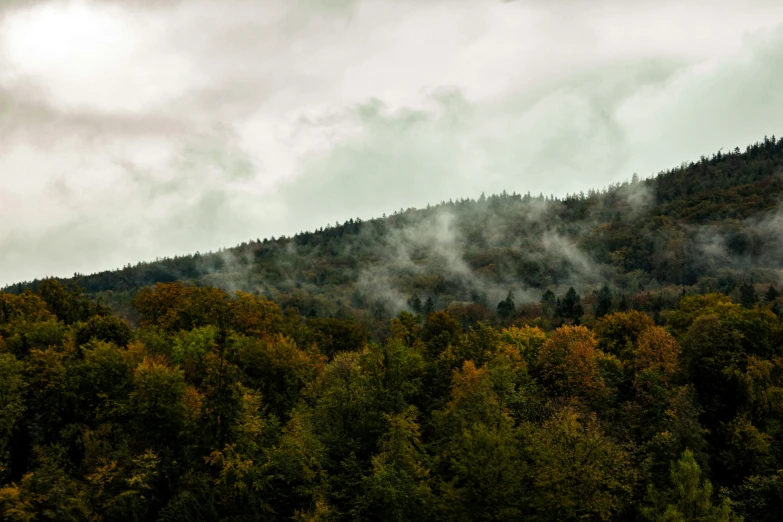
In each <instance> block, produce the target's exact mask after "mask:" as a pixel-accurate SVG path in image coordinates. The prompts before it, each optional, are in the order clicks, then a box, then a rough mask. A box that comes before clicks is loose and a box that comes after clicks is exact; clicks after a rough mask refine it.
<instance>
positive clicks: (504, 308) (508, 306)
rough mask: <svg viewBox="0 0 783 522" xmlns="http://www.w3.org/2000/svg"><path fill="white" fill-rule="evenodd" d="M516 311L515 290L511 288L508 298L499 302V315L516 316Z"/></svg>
mask: <svg viewBox="0 0 783 522" xmlns="http://www.w3.org/2000/svg"><path fill="white" fill-rule="evenodd" d="M515 311H516V305H515V304H514V292H513V291H511V290H509V291H508V295H507V296H506V298H505V299H504V300H502V301H500V302H499V303H498V315H499V316H500V317H501V318H503V319H508V318H509V317H513V316H514V312H515Z"/></svg>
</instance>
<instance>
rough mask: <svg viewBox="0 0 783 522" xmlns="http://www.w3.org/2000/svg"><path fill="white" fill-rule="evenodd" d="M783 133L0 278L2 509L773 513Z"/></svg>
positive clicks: (389, 516)
mask: <svg viewBox="0 0 783 522" xmlns="http://www.w3.org/2000/svg"><path fill="white" fill-rule="evenodd" d="M781 174H783V140H776V139H775V138H767V139H765V140H764V141H763V142H761V143H757V144H755V145H752V146H750V147H748V148H747V149H746V150H745V151H740V150H739V149H737V150H735V151H733V152H731V153H728V154H724V153H722V152H719V153H717V154H715V155H713V156H712V157H709V158H706V157H705V158H702V159H701V160H700V161H698V162H694V163H690V164H687V165H683V166H681V167H679V168H677V169H673V170H671V171H668V172H665V173H662V174H661V175H659V176H657V177H655V178H651V179H645V180H640V179H638V178H636V177H635V178H634V179H632V180H631V181H630V182H628V183H622V184H619V185H616V186H613V187H610V188H609V189H607V190H605V191H601V192H590V193H588V194H579V195H574V196H569V197H567V198H564V199H562V200H558V199H554V198H549V197H545V196H538V197H534V196H531V195H518V194H500V195H496V196H489V197H482V198H480V199H479V200H476V201H474V200H462V201H456V202H448V203H442V204H441V205H437V206H434V207H430V208H427V209H421V210H412V209H411V210H407V211H406V210H402V211H400V212H397V213H394V214H393V215H391V216H388V217H385V218H381V219H374V220H368V221H362V220H349V221H348V222H347V223H344V224H339V225H336V226H333V227H326V228H324V229H320V230H317V231H313V232H308V233H303V234H299V235H297V236H295V237H291V238H278V239H265V240H263V241H251V242H249V243H245V244H242V245H239V246H237V247H235V248H233V249H228V250H224V251H221V252H217V253H211V254H196V255H193V256H186V257H181V258H175V259H164V260H159V261H156V262H153V263H140V264H138V265H135V266H126V267H124V268H122V269H119V270H116V271H112V272H104V273H100V274H94V275H90V276H81V275H77V276H75V277H74V278H73V279H70V280H57V279H44V280H38V281H33V282H28V283H20V284H18V285H13V286H11V287H9V288H6V289H5V290H4V291H0V518H2V519H3V520H20V521H22V520H23V521H29V520H89V521H107V522H108V521H113V520H117V521H120V520H122V521H127V520H136V521H179V520H205V521H239V520H243V521H244V520H258V521H267V520H269V521H271V520H301V521H304V520H309V521H327V520H329V521H331V520H333V521H347V520H390V521H391V520H394V521H405V520H422V521H428V520H432V521H436V520H438V521H439V520H447V521H468V520H498V521H500V520H508V521H512V520H522V519H524V520H534V521H555V520H558V521H559V520H617V521H635V520H653V521H664V520H666V521H675V520H702V521H732V520H743V519H744V520H747V521H751V520H760V521H766V520H770V521H771V520H777V519H778V518H779V513H781V512H783V475H781V471H780V470H781V469H783V432H782V427H783V323H782V322H781V316H780V314H781V311H783V297H781V296H780V293H779V291H780V288H781V280H780V275H781V269H783V266H781V263H782V262H783V261H781V260H783V256H781V254H783V249H782V248H781V247H782V246H783V245H782V244H781V242H782V241H783V236H781V234H780V232H781V230H783V220H782V219H781V218H782V217H783V214H781V213H780V210H779V208H780V207H779V203H780V194H781V189H783V178H781Z"/></svg>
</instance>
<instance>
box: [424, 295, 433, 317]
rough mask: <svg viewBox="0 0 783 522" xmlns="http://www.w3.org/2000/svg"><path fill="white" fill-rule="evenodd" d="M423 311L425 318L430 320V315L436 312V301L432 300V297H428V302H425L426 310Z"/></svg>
mask: <svg viewBox="0 0 783 522" xmlns="http://www.w3.org/2000/svg"><path fill="white" fill-rule="evenodd" d="M422 311H423V312H424V317H427V318H429V315H430V314H431V313H433V312H434V311H435V301H434V300H433V299H432V296H430V297H428V298H427V300H426V301H424V308H422Z"/></svg>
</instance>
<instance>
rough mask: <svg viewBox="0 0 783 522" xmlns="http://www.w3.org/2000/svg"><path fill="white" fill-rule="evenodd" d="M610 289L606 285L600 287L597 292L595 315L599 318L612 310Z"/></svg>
mask: <svg viewBox="0 0 783 522" xmlns="http://www.w3.org/2000/svg"><path fill="white" fill-rule="evenodd" d="M612 308H613V305H612V291H611V290H609V287H608V286H607V285H604V286H603V287H601V290H600V291H599V292H598V301H597V302H596V305H595V317H596V318H600V317H603V316H605V315H606V314H609V313H611V312H612Z"/></svg>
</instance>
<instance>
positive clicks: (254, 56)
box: [0, 0, 783, 284]
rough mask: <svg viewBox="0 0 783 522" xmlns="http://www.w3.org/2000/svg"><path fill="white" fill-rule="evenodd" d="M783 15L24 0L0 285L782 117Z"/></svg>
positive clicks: (564, 168) (647, 161)
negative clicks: (782, 52)
mask: <svg viewBox="0 0 783 522" xmlns="http://www.w3.org/2000/svg"><path fill="white" fill-rule="evenodd" d="M9 5H10V7H8V6H9ZM781 23H783V4H781V3H780V2H766V1H761V0H756V1H751V2H745V3H742V4H738V3H736V2H729V1H728V0H719V1H718V2H715V1H711V2H707V0H692V1H686V2H682V1H680V2H675V1H673V0H665V1H664V2H655V3H653V2H620V1H619V0H600V1H596V2H578V1H575V0H559V1H553V2H549V1H547V2H541V1H534V0H529V1H525V0H520V1H517V2H512V3H504V2H500V1H497V2H495V1H489V0H429V1H421V0H419V1H414V0H356V1H348V0H296V1H283V0H262V1H259V0H226V1H222V2H218V1H216V0H188V1H175V0H171V1H165V2H152V1H146V0H134V1H130V0H127V1H125V0H123V1H121V0H39V1H37V2H16V3H12V4H8V3H6V9H5V11H4V12H2V13H0V284H3V283H9V282H13V281H16V280H19V279H26V278H33V277H40V276H42V275H45V274H55V275H68V274H71V273H73V272H74V271H80V272H89V271H94V270H98V269H105V268H112V267H116V266H120V265H123V264H125V263H127V262H133V261H136V260H139V259H150V258H154V257H156V256H159V255H171V254H176V253H186V252H192V251H195V250H202V251H203V250H206V249H208V248H217V247H220V246H227V245H231V244H234V243H236V242H239V241H241V240H244V239H246V238H251V237H253V238H254V237H259V236H260V237H263V236H270V235H274V236H278V235H280V234H283V233H285V234H290V233H293V232H296V231H298V230H301V229H303V228H312V227H317V226H321V225H323V224H325V223H327V222H333V221H334V220H336V219H341V220H342V219H347V218H349V217H356V216H361V217H363V218H366V217H371V216H377V215H380V214H381V213H383V212H390V211H393V210H395V209H399V208H400V207H408V206H413V205H424V204H426V203H427V202H433V203H434V202H437V201H440V200H443V199H449V198H456V197H463V196H476V195H478V194H479V193H481V192H488V193H489V192H496V191H500V190H503V189H506V190H509V191H512V190H516V191H518V192H525V191H527V190H530V191H532V192H533V193H538V192H539V191H543V192H547V193H548V192H553V193H556V194H563V193H565V192H566V191H578V190H583V189H587V188H589V187H594V186H602V185H605V184H607V183H610V182H613V181H617V180H620V179H626V178H628V177H630V175H631V174H632V173H633V172H639V173H640V174H642V175H647V174H651V173H653V172H655V171H658V170H660V169H662V168H667V167H670V166H674V165H677V164H679V163H680V162H681V161H683V160H689V159H693V158H696V157H698V156H699V155H700V154H707V153H710V152H712V151H714V150H717V149H718V148H719V147H733V146H734V145H744V144H746V143H748V142H750V141H755V140H756V139H759V138H761V137H762V136H763V135H764V134H772V133H775V132H776V131H777V133H778V134H780V132H781V129H780V121H783V118H781V116H783V99H782V96H783V95H781V94H780V88H779V87H780V85H781V84H783V82H782V81H781V80H782V79H783V78H781V76H780V71H781V70H783V67H781V66H782V65H783V63H781V62H782V60H781V53H780V51H779V49H781V48H783V36H782V34H783V32H782V31H783V29H781ZM373 100H375V101H373Z"/></svg>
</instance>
